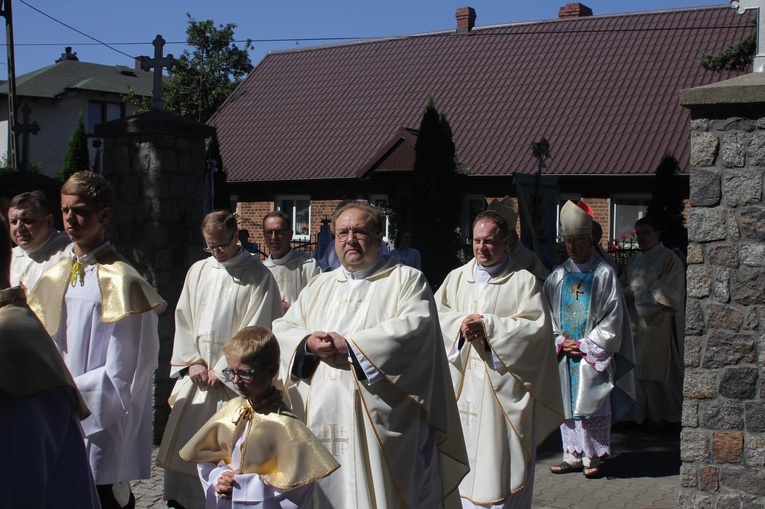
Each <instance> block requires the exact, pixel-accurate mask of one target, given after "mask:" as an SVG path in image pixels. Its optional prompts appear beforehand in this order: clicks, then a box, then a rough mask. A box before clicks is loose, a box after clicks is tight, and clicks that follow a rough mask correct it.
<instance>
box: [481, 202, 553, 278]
mask: <svg viewBox="0 0 765 509" xmlns="http://www.w3.org/2000/svg"><path fill="white" fill-rule="evenodd" d="M488 210H493V211H495V212H497V213H498V214H499V215H501V216H502V217H504V218H505V220H506V221H507V227H508V233H507V238H508V242H507V244H508V245H507V254H508V255H509V256H510V260H512V262H513V263H515V264H516V265H518V266H519V267H520V268H522V269H525V270H528V271H529V272H531V273H532V274H534V276H535V277H536V278H537V279H538V280H539V283H540V284H542V283H543V282H544V280H545V279H547V276H548V275H549V274H550V272H549V271H548V270H547V268H546V267H545V265H544V263H542V260H540V259H539V257H538V256H537V255H536V254H535V253H534V251H531V250H530V249H529V248H527V247H526V246H524V245H523V243H522V242H521V240H520V239H519V238H518V233H517V232H516V231H515V226H516V223H518V211H517V210H516V209H515V204H514V202H513V199H512V198H510V197H509V196H505V197H504V198H502V199H501V200H494V201H493V202H491V203H490V204H489V209H488Z"/></svg>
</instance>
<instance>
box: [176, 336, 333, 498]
mask: <svg viewBox="0 0 765 509" xmlns="http://www.w3.org/2000/svg"><path fill="white" fill-rule="evenodd" d="M223 351H224V353H225V355H226V360H227V362H228V368H226V369H225V370H223V375H224V376H225V377H226V378H227V379H228V380H231V381H233V383H234V385H235V386H236V388H237V391H238V392H239V395H240V396H241V397H240V398H236V399H233V400H231V401H230V402H228V403H226V405H224V406H223V407H222V408H221V409H220V411H218V412H217V413H216V414H215V415H214V416H213V417H212V418H211V419H210V420H209V421H208V422H207V423H206V424H205V425H204V426H203V427H202V429H200V430H199V432H198V433H197V434H196V435H194V437H192V439H191V440H190V441H189V443H187V444H186V445H185V446H184V447H183V448H182V449H181V451H180V455H181V457H182V458H183V459H184V460H186V461H188V462H191V463H197V470H198V472H199V479H200V481H201V482H202V487H203V488H204V490H205V493H206V497H207V506H206V507H207V508H240V507H245V506H249V505H250V504H255V505H257V506H258V507H262V508H263V509H270V508H299V507H307V506H308V505H309V504H310V501H311V495H312V493H313V486H314V485H313V482H314V481H315V480H316V479H319V478H321V477H325V476H327V475H329V474H331V473H332V472H333V471H334V470H336V469H337V468H338V467H339V464H338V463H337V462H336V461H335V460H334V458H333V457H332V455H331V454H330V453H329V452H328V451H327V450H326V449H325V448H324V446H323V445H322V444H321V442H319V440H318V439H317V438H316V437H315V436H314V435H313V434H312V433H311V432H310V431H309V430H308V428H307V427H306V426H305V425H304V424H303V423H302V422H301V421H300V420H299V419H297V418H296V417H295V416H294V415H293V414H292V413H291V412H290V410H289V408H288V407H287V405H286V404H285V403H284V402H283V400H282V393H281V391H279V390H277V389H276V388H275V387H274V386H273V379H274V377H275V376H276V373H277V371H278V370H279V343H278V342H277V341H276V338H275V337H274V335H273V333H272V332H271V331H270V330H268V329H266V328H264V327H259V326H253V327H247V328H245V329H242V330H241V331H239V332H238V333H237V334H236V335H235V336H234V337H232V338H231V340H229V341H228V343H226V345H225V346H224V349H223ZM258 504H260V505H258Z"/></svg>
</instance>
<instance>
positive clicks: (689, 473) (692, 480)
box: [680, 465, 698, 488]
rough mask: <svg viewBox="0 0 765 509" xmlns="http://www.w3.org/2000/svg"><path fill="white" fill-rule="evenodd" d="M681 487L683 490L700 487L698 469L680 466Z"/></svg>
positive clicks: (691, 466)
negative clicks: (697, 477)
mask: <svg viewBox="0 0 765 509" xmlns="http://www.w3.org/2000/svg"><path fill="white" fill-rule="evenodd" d="M680 486H682V487H683V488H695V487H696V486H698V480H697V479H696V467H694V466H693V465H681V466H680Z"/></svg>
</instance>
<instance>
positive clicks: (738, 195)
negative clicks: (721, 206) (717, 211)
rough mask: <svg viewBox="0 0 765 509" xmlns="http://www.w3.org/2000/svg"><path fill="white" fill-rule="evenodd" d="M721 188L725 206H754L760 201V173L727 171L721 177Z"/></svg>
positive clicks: (753, 171) (754, 171)
mask: <svg viewBox="0 0 765 509" xmlns="http://www.w3.org/2000/svg"><path fill="white" fill-rule="evenodd" d="M722 188H723V197H724V199H725V204H726V205H727V206H729V207H740V206H742V205H754V204H756V203H759V202H760V200H761V199H762V172H761V171H757V170H731V171H727V172H725V173H723V176H722Z"/></svg>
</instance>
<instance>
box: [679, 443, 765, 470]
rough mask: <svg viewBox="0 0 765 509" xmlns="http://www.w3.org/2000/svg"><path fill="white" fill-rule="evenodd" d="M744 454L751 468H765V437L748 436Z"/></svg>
mask: <svg viewBox="0 0 765 509" xmlns="http://www.w3.org/2000/svg"><path fill="white" fill-rule="evenodd" d="M744 454H745V456H746V459H745V462H746V464H747V465H749V466H750V467H765V435H753V434H751V433H750V434H748V435H747V438H746V447H745V448H744ZM681 474H682V471H681Z"/></svg>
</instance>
